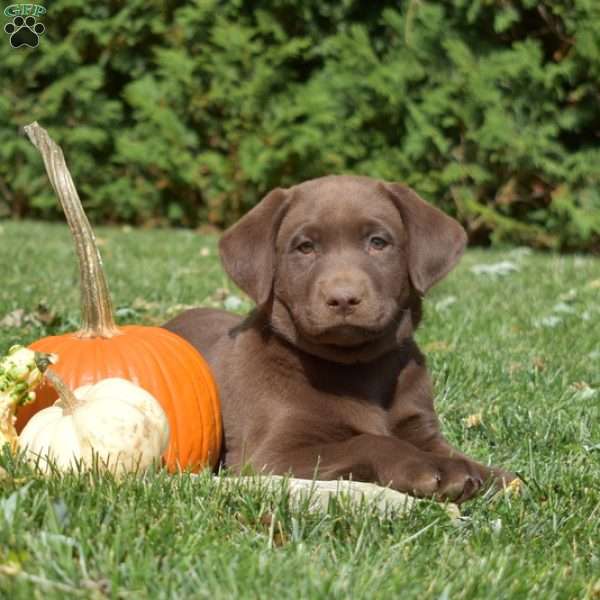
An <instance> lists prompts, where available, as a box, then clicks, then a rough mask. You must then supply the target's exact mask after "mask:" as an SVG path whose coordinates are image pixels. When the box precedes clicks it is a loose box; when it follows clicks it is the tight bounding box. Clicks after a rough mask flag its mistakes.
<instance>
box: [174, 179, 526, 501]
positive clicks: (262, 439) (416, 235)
mask: <svg viewBox="0 0 600 600" xmlns="http://www.w3.org/2000/svg"><path fill="white" fill-rule="evenodd" d="M465 244H466V235H465V232H464V230H463V229H462V227H461V226H460V225H459V224H458V223H457V222H456V221H455V220H453V219H451V218H450V217H448V216H447V215H445V214H444V213H443V212H441V211H440V210H438V209H437V208H434V207H433V206H431V205H429V204H427V203H426V202H424V201H423V200H422V199H421V198H420V197H419V196H418V195H417V194H416V193H415V192H414V191H412V190H411V189H410V188H408V187H405V186H403V185H400V184H397V183H385V182H382V181H377V180H374V179H370V178H368V177H353V176H330V177H322V178H319V179H314V180H312V181H307V182H305V183H302V184H300V185H296V186H294V187H291V188H289V189H275V190H273V191H272V192H270V193H269V194H268V195H267V196H266V197H265V198H264V199H263V200H262V201H261V202H260V203H259V204H258V205H257V206H256V207H254V208H253V209H252V210H250V211H249V212H248V214H247V215H245V216H244V217H243V218H242V219H241V220H240V221H239V222H238V223H236V224H235V225H233V226H232V227H231V228H229V229H228V230H227V231H226V232H225V233H224V234H223V236H222V238H221V240H220V244H219V249H220V253H221V259H222V262H223V266H224V267H225V270H226V271H227V273H228V274H229V276H230V277H231V278H232V279H233V281H234V282H235V283H236V284H237V285H238V286H239V287H240V288H241V289H242V290H244V291H245V292H246V293H247V294H248V295H249V296H250V297H251V298H252V299H253V300H254V301H255V302H256V309H255V310H254V311H253V312H252V313H250V315H248V316H247V317H246V318H242V317H239V316H237V315H235V314H230V313H227V312H225V311H222V310H215V309H208V308H197V309H193V310H189V311H187V312H185V313H183V314H181V315H179V316H178V317H176V318H175V319H173V320H172V321H169V322H168V323H167V324H165V327H166V328H167V329H170V330H171V331H173V332H175V333H177V334H179V335H181V336H182V337H184V338H185V339H186V340H188V341H189V342H190V343H191V344H192V345H194V346H195V347H196V348H197V349H198V350H199V351H200V352H201V353H202V354H203V356H204V357H205V358H206V359H207V361H208V363H209V364H210V366H211V367H212V370H213V373H214V375H215V377H216V381H217V385H218V388H219V393H220V397H221V403H222V411H223V422H224V423H223V425H224V432H225V440H224V450H223V454H222V457H221V459H222V463H223V464H224V465H225V466H227V467H230V468H232V469H234V470H237V471H239V470H240V469H241V468H242V467H243V466H245V465H250V466H251V467H253V468H255V469H256V470H258V471H263V470H265V471H267V472H272V473H279V474H284V473H292V474H293V475H295V476H297V477H308V478H310V477H313V476H316V477H318V478H321V479H334V478H338V477H352V478H353V479H355V480H361V481H370V482H375V483H379V484H382V485H388V484H389V485H391V486H392V487H393V488H395V489H397V490H400V491H402V492H408V493H410V494H414V495H416V496H429V497H436V498H441V499H449V500H453V501H455V502H462V501H464V500H467V499H468V498H470V497H472V496H473V495H474V494H475V493H476V492H477V491H478V490H479V489H480V488H481V487H482V485H483V484H484V482H486V481H487V480H491V479H495V480H496V481H505V482H506V481H509V480H510V479H512V478H513V477H514V476H512V475H510V474H508V473H506V472H504V471H502V470H500V469H494V468H490V467H486V466H484V465H482V464H479V463H477V462H475V461H474V460H472V459H470V458H468V457H466V456H465V455H463V454H461V453H460V452H458V451H457V450H455V449H454V448H452V446H450V445H449V444H448V442H447V441H446V440H445V439H444V437H443V436H442V434H441V432H440V427H439V423H438V419H437V416H436V413H435V410H434V405H433V394H432V386H431V382H430V379H429V376H428V374H427V370H426V368H425V359H424V357H423V355H422V354H421V352H420V351H419V349H418V347H417V345H416V344H415V342H414V340H413V337H412V335H413V332H414V330H415V329H416V327H417V326H418V324H419V321H420V320H421V301H422V298H423V296H424V294H425V293H426V292H427V290H429V288H431V286H432V285H434V284H435V283H436V282H438V281H439V280H440V279H442V278H443V277H444V276H445V275H446V274H447V273H448V272H449V271H450V270H451V269H452V268H453V267H454V266H455V265H456V263H457V262H458V260H459V258H460V256H461V255H462V253H463V250H464V248H465Z"/></svg>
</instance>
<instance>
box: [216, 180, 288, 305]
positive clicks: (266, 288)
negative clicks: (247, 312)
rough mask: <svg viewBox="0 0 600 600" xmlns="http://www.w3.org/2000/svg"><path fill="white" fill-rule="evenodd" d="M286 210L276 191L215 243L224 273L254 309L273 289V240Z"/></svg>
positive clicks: (280, 193)
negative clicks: (245, 296)
mask: <svg viewBox="0 0 600 600" xmlns="http://www.w3.org/2000/svg"><path fill="white" fill-rule="evenodd" d="M287 207H288V195H287V190H284V189H282V188H276V189H274V190H272V191H271V192H269V193H268V194H267V195H266V196H265V197H264V198H263V199H262V200H261V201H260V202H259V203H258V204H257V205H256V206H255V207H254V208H252V209H251V210H250V211H249V212H248V213H247V214H246V215H244V216H243V217H242V218H241V219H240V220H239V221H238V222H237V223H235V224H234V225H232V226H231V227H230V228H229V229H227V231H226V232H225V233H224V234H223V236H222V237H221V239H220V241H219V252H220V254H221V262H222V263H223V267H224V268H225V271H226V272H227V274H228V275H229V276H230V277H231V279H233V281H235V283H236V284H237V285H238V286H239V287H240V288H241V289H242V290H244V292H246V294H248V296H250V298H252V300H254V302H256V304H257V306H260V305H262V304H264V303H265V302H266V301H267V300H268V299H269V295H270V293H271V289H272V287H273V275H274V272H275V238H276V236H277V231H278V230H279V226H280V225H281V221H282V219H283V216H284V215H285V212H286V211H287Z"/></svg>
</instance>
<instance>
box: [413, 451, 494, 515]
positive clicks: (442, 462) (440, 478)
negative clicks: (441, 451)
mask: <svg viewBox="0 0 600 600" xmlns="http://www.w3.org/2000/svg"><path fill="white" fill-rule="evenodd" d="M483 483H484V477H482V474H481V473H479V471H478V469H477V468H476V465H475V464H472V463H470V462H469V461H467V460H463V459H455V458H446V457H439V456H432V457H431V458H429V459H428V460H427V461H426V462H425V463H421V464H420V465H419V469H418V471H416V472H413V476H412V477H411V481H410V484H409V485H410V487H409V489H408V490H404V491H408V492H409V493H413V494H414V495H415V496H419V497H429V498H435V499H436V500H441V501H445V500H449V501H451V502H456V503H457V504H460V503H461V502H464V501H465V500H469V499H470V498H472V497H473V496H475V495H476V494H477V493H478V492H479V490H480V489H481V487H482V486H483Z"/></svg>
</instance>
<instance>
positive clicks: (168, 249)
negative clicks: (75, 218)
mask: <svg viewBox="0 0 600 600" xmlns="http://www.w3.org/2000/svg"><path fill="white" fill-rule="evenodd" d="M96 233H97V236H98V238H99V243H100V247H101V252H102V254H103V258H104V263H105V266H106V270H107V273H108V276H109V282H110V287H111V292H112V296H113V301H114V304H115V307H116V312H117V318H118V321H119V322H121V323H127V322H140V323H151V324H159V323H161V322H163V321H164V320H166V319H167V318H168V317H171V316H173V315H174V314H176V313H177V312H179V311H180V310H182V309H183V308H184V307H185V306H188V305H205V306H206V305H214V306H222V305H223V303H227V304H228V305H233V304H235V298H233V296H239V297H241V294H240V292H239V291H237V290H236V289H235V288H234V287H233V286H232V284H231V283H229V282H228V280H227V278H226V276H225V274H224V272H223V271H222V269H221V267H220V264H219V261H218V258H217V254H216V241H217V238H216V237H214V236H201V235H199V234H196V233H193V232H190V231H173V230H147V231H144V230H131V229H128V228H100V227H99V228H97V231H96ZM502 262H504V263H505V264H504V269H505V274H504V275H502V274H499V273H496V274H493V273H486V272H483V273H482V272H481V265H494V264H496V265H497V264H498V263H502ZM499 269H500V270H502V264H500V267H499V268H498V267H497V268H496V270H499ZM484 270H485V269H484ZM0 273H1V282H2V286H1V288H0V352H4V351H5V350H6V349H7V348H8V347H9V346H10V345H11V344H13V343H15V342H17V341H18V342H23V343H27V342H30V341H33V340H34V339H37V338H39V337H41V336H44V335H47V334H49V333H55V332H62V331H69V330H72V329H74V328H75V327H76V326H77V323H78V292H77V278H78V269H77V264H76V261H75V257H74V253H73V249H72V244H71V241H70V236H69V233H68V230H67V227H66V225H63V224H52V225H48V224H40V223H33V222H24V223H13V222H6V221H4V222H0ZM249 306H250V305H249V304H248V303H247V302H246V301H245V300H244V301H243V302H242V304H241V306H239V309H238V310H239V311H240V312H245V311H246V310H247V309H248V308H249ZM599 322H600V259H598V258H595V259H594V258H590V257H582V256H556V255H549V254H537V253H532V252H529V251H527V250H523V249H515V250H511V249H506V250H471V251H469V252H468V253H467V254H466V256H465V257H464V259H463V261H462V263H461V264H460V266H459V267H458V269H456V271H455V272H454V273H452V274H451V275H450V276H449V277H448V278H447V279H446V280H445V281H444V282H443V283H441V284H440V285H438V286H437V287H436V288H434V290H433V291H432V293H431V294H430V295H429V297H428V299H427V301H426V304H425V317H424V320H423V324H422V326H421V329H420V330H419V332H418V335H417V338H418V342H419V344H420V346H421V348H422V349H424V351H425V353H426V355H427V356H428V361H429V367H430V371H431V373H432V376H433V379H434V382H435V389H436V398H437V407H438V411H439V413H440V415H441V419H442V423H443V428H444V431H445V433H446V435H447V437H448V438H449V439H450V440H451V441H452V442H453V443H455V444H456V445H458V446H459V447H460V448H461V449H463V450H465V451H466V452H467V453H468V454H471V455H473V456H474V457H477V458H478V459H480V460H482V461H484V462H492V463H495V464H501V465H504V466H505V467H507V468H510V469H511V470H514V471H517V472H518V473H519V474H521V476H522V477H523V478H524V480H526V482H527V483H528V487H527V491H526V492H525V493H524V494H523V495H521V496H517V497H514V496H512V497H502V498H499V499H497V500H495V501H491V502H490V501H486V500H484V499H478V500H475V501H473V502H471V503H469V504H466V505H464V506H463V508H462V512H463V515H462V518H461V519H459V520H456V519H451V518H450V517H449V516H448V515H447V514H446V512H445V511H444V510H442V509H441V508H440V507H439V506H438V505H436V504H434V503H429V502H423V503H420V504H419V505H418V506H417V507H416V508H415V509H414V510H413V511H412V512H411V513H410V514H409V515H406V516H396V517H394V518H389V517H388V518H381V517H380V516H378V514H377V513H376V512H375V511H374V510H373V509H371V508H370V507H368V506H366V507H363V508H361V509H359V510H351V509H350V508H349V507H348V506H346V505H344V504H343V503H333V504H332V505H331V506H330V507H329V509H328V511H327V512H326V513H310V512H309V511H307V510H303V509H301V508H295V509H290V508H289V507H288V503H287V502H286V498H285V495H284V494H281V493H279V494H278V493H272V494H268V493H265V492H264V491H262V492H261V491H260V490H258V489H257V490H254V491H251V492H249V491H247V490H243V489H241V488H240V489H232V490H228V491H226V490H224V489H221V488H218V487H217V485H216V483H215V481H214V479H213V478H212V477H211V476H210V474H209V473H204V474H202V475H201V476H200V477H191V476H190V475H188V474H182V475H178V476H169V475H167V474H165V473H161V472H158V473H153V474H148V475H147V476H146V477H144V478H143V479H142V478H138V479H135V478H131V479H130V480H126V481H123V482H121V483H117V482H115V481H114V480H113V479H112V478H111V477H109V476H99V475H98V474H88V475H85V474H79V475H76V474H71V475H66V476H64V477H62V478H59V477H53V478H50V479H45V478H43V477H41V476H39V475H36V474H35V473H32V472H30V471H29V470H28V469H27V467H26V466H24V465H21V464H15V463H14V462H13V461H11V460H10V459H9V458H8V456H7V455H6V454H5V455H4V456H3V458H2V459H0V462H1V463H2V464H3V465H4V467H5V468H6V469H7V471H8V476H6V477H5V478H4V479H2V480H0V598H10V599H11V600H13V599H14V600H17V599H21V598H22V599H30V598H44V599H47V598H65V597H84V598H103V597H109V598H152V599H155V598H211V599H213V600H214V599H218V598H236V597H239V598H259V597H260V598H294V599H297V598H353V599H354V598H369V599H371V598H402V599H409V598H415V599H419V600H421V599H423V598H436V599H437V598H444V599H452V600H454V599H459V598H486V599H488V598H493V599H501V598H527V599H529V598H543V599H544V600H550V599H552V598H557V599H559V598H560V599H562V598H590V599H591V598H600V548H599V542H600V368H599V365H600V326H599V325H598V323H599Z"/></svg>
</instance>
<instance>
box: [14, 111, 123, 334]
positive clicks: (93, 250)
mask: <svg viewBox="0 0 600 600" xmlns="http://www.w3.org/2000/svg"><path fill="white" fill-rule="evenodd" d="M24 129H25V133H26V134H27V135H28V137H29V139H30V140H31V142H32V143H33V145H34V146H35V147H36V148H37V149H38V150H39V151H40V153H41V155H42V158H43V159H44V166H45V167H46V173H47V174H48V178H49V179H50V183H51V184H52V187H53V188H54V191H55V192H56V194H57V196H58V199H59V200H60V204H61V206H62V209H63V211H64V213H65V216H66V218H67V222H68V224H69V228H70V229H71V235H72V236H73V239H74V241H75V249H76V251H77V257H78V259H79V277H80V287H81V320H82V327H81V329H80V331H79V332H78V333H77V334H76V335H77V337H80V338H93V337H103V338H110V337H113V336H115V335H119V334H120V331H119V329H118V328H117V326H116V325H115V322H114V319H113V311H112V303H111V300H110V294H109V292H108V284H107V281H106V277H105V275H104V270H103V269H102V258H101V256H100V252H99V251H98V246H97V245H96V237H95V236H94V232H93V230H92V228H91V226H90V223H89V221H88V219H87V217H86V215H85V212H84V210H83V206H82V205H81V200H80V199H79V195H78V194H77V190H76V188H75V184H74V183H73V178H72V177H71V173H69V169H68V168H67V164H66V162H65V157H64V155H63V152H62V150H61V148H60V146H58V144H56V142H54V141H53V140H52V139H51V138H50V136H49V135H48V132H47V131H46V130H45V129H44V128H43V127H40V126H39V125H38V124H37V121H34V122H33V123H31V124H30V125H26V126H25V127H24Z"/></svg>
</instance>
